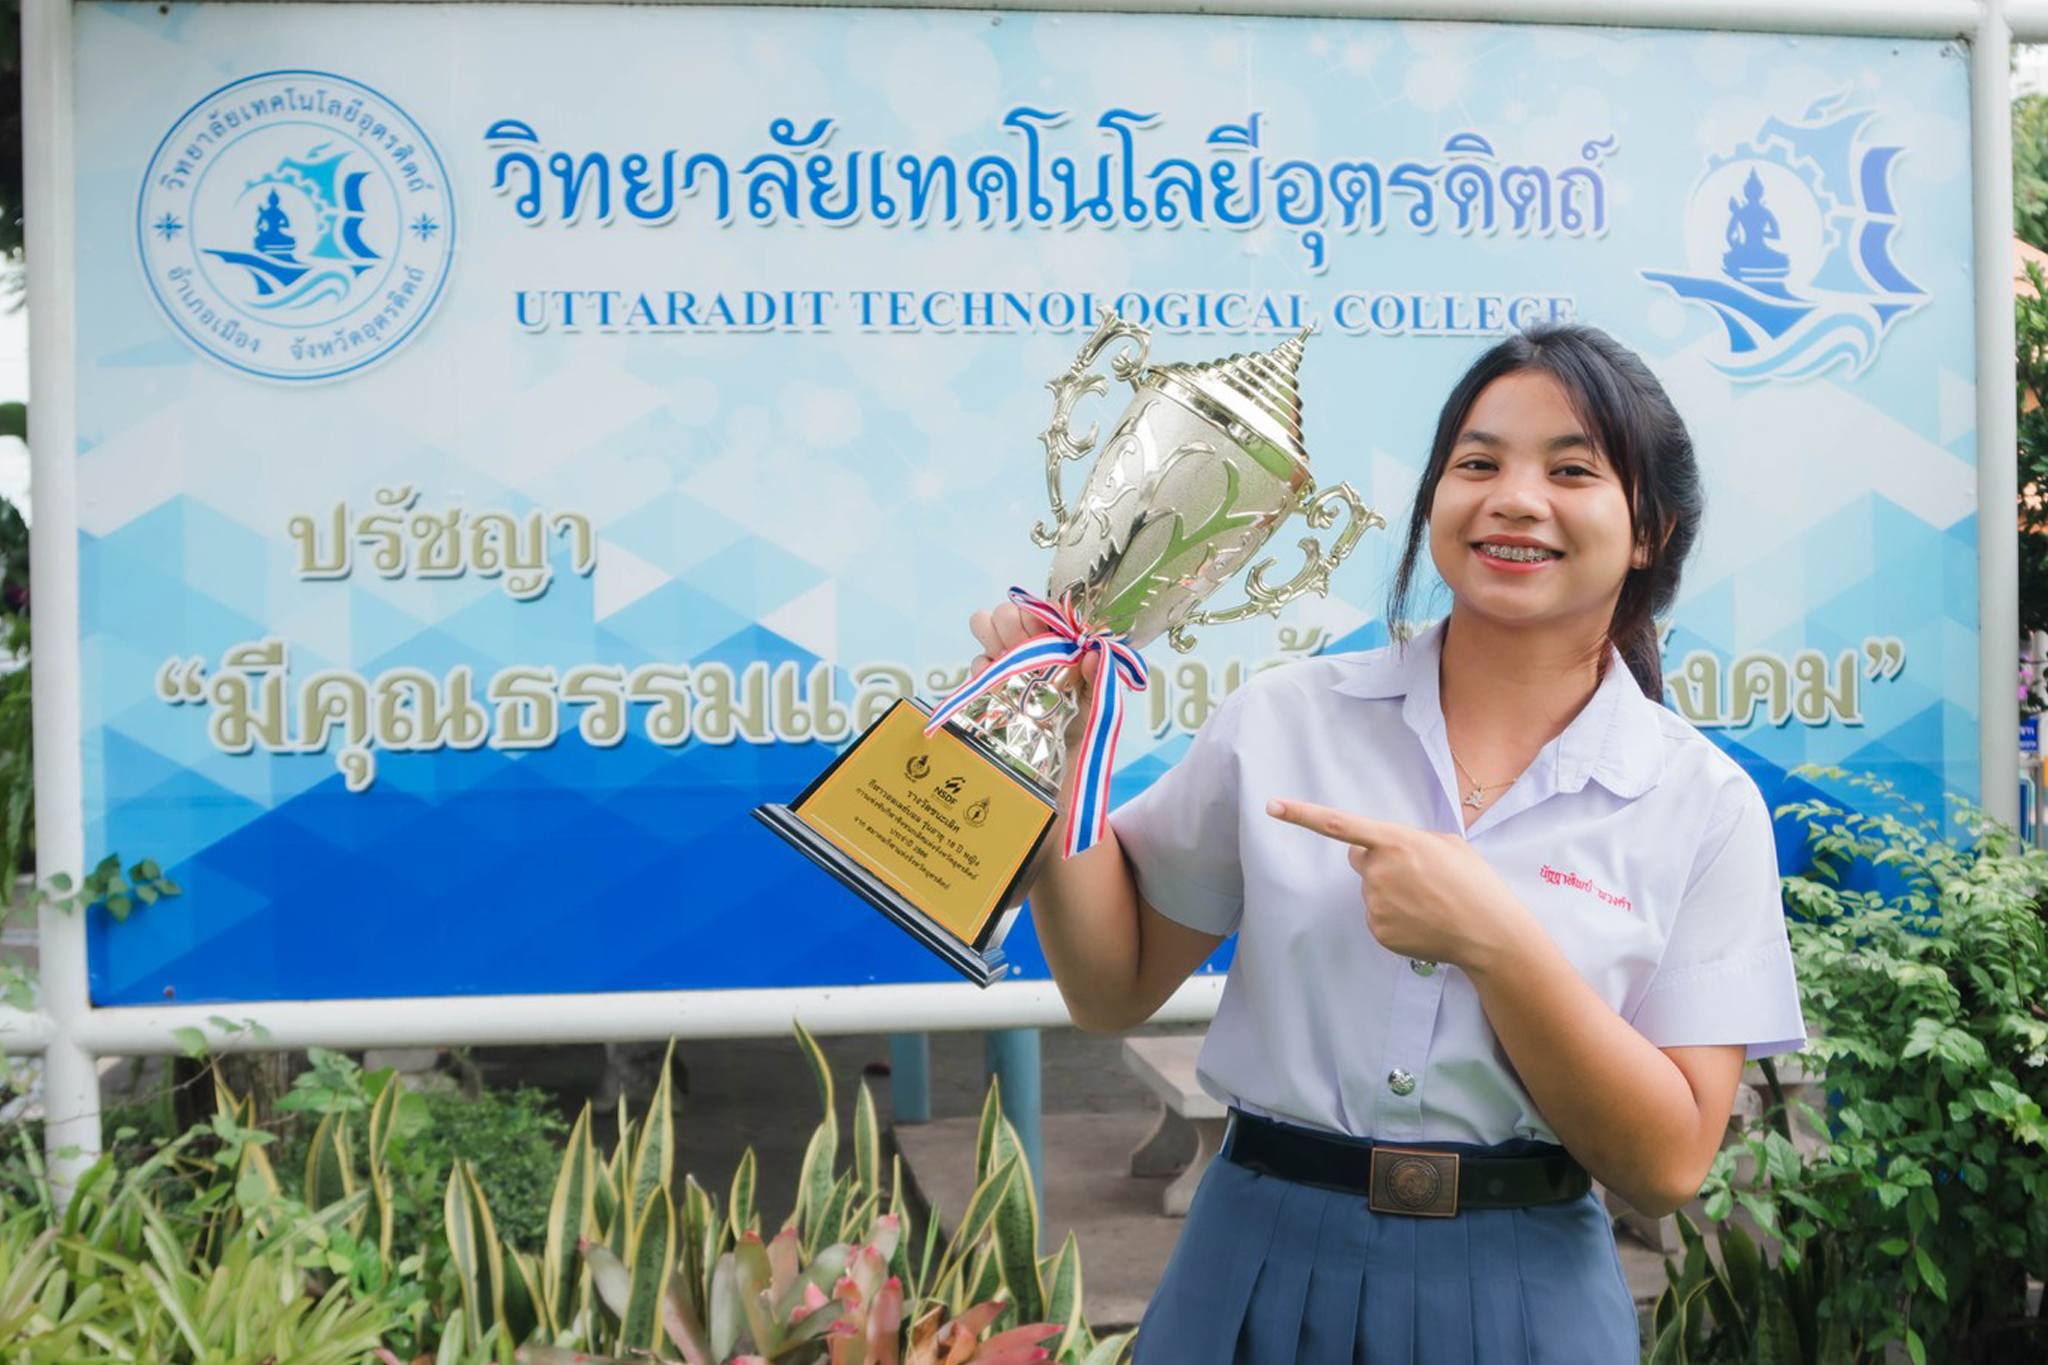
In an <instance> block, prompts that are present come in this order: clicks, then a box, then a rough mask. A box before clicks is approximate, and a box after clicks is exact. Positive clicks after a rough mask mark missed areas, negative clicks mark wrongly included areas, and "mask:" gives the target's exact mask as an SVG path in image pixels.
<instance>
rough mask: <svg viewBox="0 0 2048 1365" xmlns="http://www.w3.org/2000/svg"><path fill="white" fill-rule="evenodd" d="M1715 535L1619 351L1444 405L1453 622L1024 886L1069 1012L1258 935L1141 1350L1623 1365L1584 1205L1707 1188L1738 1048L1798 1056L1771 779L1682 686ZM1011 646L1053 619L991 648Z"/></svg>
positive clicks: (1353, 665) (1198, 747) (1206, 1080)
mask: <svg viewBox="0 0 2048 1365" xmlns="http://www.w3.org/2000/svg"><path fill="white" fill-rule="evenodd" d="M1700 509H1701V499H1700V492H1699V477H1698V471H1697V468H1696V466H1695V464H1694V461H1693V454H1692V446H1691V441H1690V439H1689V438H1688V436H1687V434H1686V430H1685V426H1684V423H1683V422H1682V421H1681V420H1680V419H1679V417H1678V414H1677V413H1676V412H1675V411H1674V410H1673V408H1672V406H1671V403H1670V400H1669V399H1668V398H1667V397H1666V396H1665V394H1664V391H1663V389H1662V387H1661V386H1660V385H1659V384H1658V383H1657V381H1656V379H1655V378H1654V377H1653V376H1652V375H1651V374H1650V372H1649V371H1648V369H1647V368H1645V367H1644V365H1643V364H1642V362H1641V361H1640V360H1639V359H1637V357H1636V356H1635V355H1633V354H1632V353H1631V352H1629V351H1627V350H1625V349H1624V348H1622V347H1621V346H1619V345H1617V344H1616V343H1615V342H1613V341H1612V340H1611V339H1610V338H1608V337H1607V336H1606V335H1605V334H1603V333H1601V332H1598V331H1595V330H1592V329H1590V328H1584V327H1549V328H1541V329H1537V330H1533V331H1530V332H1528V333H1525V334H1522V335H1518V336H1513V337H1510V338H1509V339H1507V340H1506V341H1503V342H1502V343H1500V344H1499V345H1497V346H1495V347H1494V348H1493V349H1491V350H1490V351H1488V352H1487V353H1486V354H1485V355H1484V356H1482V357H1481V358H1480V359H1479V361H1478V362H1477V363H1476V364H1475V365H1474V366H1473V367H1472V369H1471V370H1470V371H1469V372H1468V373H1467V374H1466V375H1465V377H1464V378H1463V379H1462V380H1461V381H1460V382H1459V384H1458V385H1457V387H1456V388H1455V389H1454V390H1453V391H1452V393H1451V395H1450V398H1449V400H1448V401H1447V402H1446V404H1445V405H1444V409H1443V414H1442V416H1441V418H1440V420H1439V422H1438V426H1437V432H1436V438H1435V441H1434V443H1433V445H1432V447H1431V450H1430V458H1429V463H1428V466H1427V468H1426V469H1425V470H1424V472H1423V476H1422V482H1421V485H1420V487H1419V488H1418V490H1417V492H1416V497H1415V504H1414V513H1413V515H1412V517H1411V518H1410V521H1409V526H1408V540H1407V546H1406V550H1405V553H1404V555H1403V557H1402V560H1401V566H1400V570H1399V573H1398V575H1397V577H1396V580H1395V584H1394V590H1393V594H1392V602H1391V604H1390V609H1389V613H1388V619H1389V620H1390V621H1396V620H1401V619H1404V613H1405V609H1406V607H1407V605H1408V599H1409V594H1410V589H1411V587H1412V585H1413V583H1414V579H1415V574H1416V570H1417V567H1418V565H1419V562H1420V557H1421V555H1422V553H1423V551H1424V549H1425V548H1426V549H1427V551H1428V553H1429V556H1430V559H1431V562H1432V563H1433V564H1434V565H1435V567H1436V571H1437V573H1438V574H1439V575H1440V576H1441V577H1442V579H1443V582H1444V583H1445V585H1447V587H1448V588H1449V590H1450V612H1449V616H1448V618H1447V619H1446V620H1445V621H1444V622H1443V623H1442V624H1441V625H1439V626H1438V627H1436V628H1435V629H1434V630H1432V631H1430V632H1428V633H1427V634H1424V635H1421V636H1419V637H1417V638H1416V639H1414V640H1413V641H1411V642H1410V643H1408V644H1407V645H1406V646H1397V647H1393V648H1389V649H1384V650H1378V651H1374V652H1371V653H1365V654H1353V655H1342V656H1332V657H1324V658H1318V659H1312V660H1308V661H1305V662H1303V663H1300V664H1296V665H1293V666H1290V667H1287V668H1283V669H1277V670H1272V671H1269V672H1265V673H1261V674H1259V675H1257V676H1256V677H1255V678H1254V679H1253V680H1252V681H1251V682H1249V683H1248V684H1247V685H1246V686H1245V687H1244V688H1243V689H1242V690H1240V691H1239V692H1238V693H1236V694H1235V695H1233V696H1232V697H1231V699H1230V700H1229V701H1228V702H1226V703H1225V704H1224V705H1223V706H1222V707H1220V708H1219V709H1218V710H1217V711H1216V713H1215V714H1214V716H1213V717H1212V718H1211V719H1210V720H1209V722H1208V724H1207V725H1205V726H1204V727H1203V729H1202V731H1201V733H1200V734H1199V735H1197V736H1196V738H1195V741H1194V743H1193V745H1192V746H1191V747H1190V749H1189V751H1188V754H1187V756H1186V757H1185V758H1184V759H1183V760H1182V761H1181V762H1180V763H1179V764H1178V765H1177V766H1176V767H1175V768H1174V769H1173V770H1172V771H1171V772H1169V773H1168V774H1167V775H1166V776H1165V777H1163V778H1161V779H1160V780H1159V781H1158V782H1157V783H1155V784H1154V785H1153V786H1152V787H1151V788H1150V789H1149V790H1147V791H1146V792H1145V793H1144V794H1143V795H1141V796H1140V797H1138V798H1137V799H1136V800H1134V801H1132V802H1130V803H1129V804H1127V805H1126V806H1124V807H1123V808H1121V809H1120V810H1119V811H1117V812H1116V813H1115V815H1114V816H1113V817H1112V821H1111V823H1112V828H1113V831H1114V837H1111V838H1108V839H1106V840H1105V841H1104V842H1103V843H1102V844H1100V845H1098V846H1097V847H1095V848H1093V849H1091V850H1089V851H1088V852H1087V853H1085V854H1082V855H1080V856H1078V857H1076V858H1073V859H1070V860H1067V861H1064V862H1061V861H1059V860H1057V859H1052V860H1049V861H1048V863H1047V864H1046V866H1045V867H1044V869H1043V871H1042V872H1041V874H1040V875H1039V878H1038V880H1037V881H1036V883H1035V885H1034V888H1033V892H1032V904H1033V907H1034V916H1035V922H1036V924H1037V929H1038V934H1039V937H1040V940H1041V942H1042V943H1043V945H1044V948H1045V955H1046V959H1047V961H1048V962H1049V963H1050V964H1051V966H1052V969H1053V975H1054V977H1055V979H1056V980H1057V982H1058V984H1059V987H1060V990H1061V992H1062V994H1063V996H1064V997H1065V999H1066V1001H1067V1004H1068V1006H1069V1007H1070V1009H1071V1010H1072V1012H1073V1016H1074V1019H1075V1022H1077V1023H1078V1024H1080V1025H1081V1026H1082V1027H1084V1028H1093V1029H1122V1028H1128V1027H1131V1026H1132V1025H1135V1024H1137V1023H1139V1022H1141V1021H1143V1020H1144V1019H1146V1018H1147V1017H1149V1016H1150V1015H1151V1014H1152V1013H1153V1011H1154V1010H1156V1009H1157V1008H1158V1007H1159V1005H1160V1004H1161V1003H1162V1002H1163V1001H1164V1000H1165V999H1166V997H1167V996H1168V995H1169V994H1171V993H1172V991H1173V990H1174V989H1175V988H1176V987H1177V986H1179V985H1180V984H1181V982H1182V981H1184V980H1185V979H1186V978H1187V976H1188V974H1189V973H1190V972H1192V971H1193V970H1194V969H1195V967H1196V966H1198V965H1199V964H1200V963H1201V962H1202V961H1203V960H1204V959H1206V958H1207V957H1208V956H1209V955H1210V953H1212V952H1213V951H1214V950H1215V949H1216V947H1217V945H1218V944H1220V943H1221V942H1222V941H1223V939H1224V938H1225V937H1227V936H1228V935H1230V934H1232V933H1235V934H1237V936H1238V943H1237V949H1236V954H1235V958H1234V961H1233V963H1232V966H1231V969H1230V976H1229V979H1228V981H1227V983H1226V985H1225V988H1224V993H1223V999H1222V1003H1221V1005H1220V1006H1219V1008H1218V1010H1217V1014H1216V1019H1215V1022H1214V1024H1213V1025H1212V1026H1211V1027H1210V1030H1209V1035H1208V1040H1207V1042H1206V1044H1205V1045H1204V1048H1203V1051H1202V1060H1201V1077H1202V1081H1203V1084H1204V1086H1205V1087H1206V1088H1208V1089H1209V1090H1210V1091H1212V1092H1213V1093H1215V1094H1216V1095H1218V1096H1219V1097H1220V1098H1222V1099H1224V1100H1225V1101H1226V1102H1228V1103H1229V1104H1230V1105H1231V1107H1232V1109H1233V1111H1234V1114H1233V1118H1232V1123H1231V1130H1230V1135H1229V1138H1228V1140H1227V1142H1226V1145H1225V1149H1224V1152H1223V1155H1222V1157H1221V1159H1219V1160H1217V1161H1216V1162H1214V1163H1213V1164H1212V1165H1211V1167H1210V1169H1209V1171H1208V1173H1207V1175H1206V1176H1205V1177H1204V1179H1203V1181H1202V1185H1201V1188H1200V1191H1199V1193H1198V1194H1197V1196H1196V1198H1195V1203H1194V1207H1193V1209H1192V1210H1191V1211H1190V1213H1189V1216H1188V1221H1187V1226H1186V1229H1185V1230H1184V1232H1183V1233H1182V1236H1181V1241H1180V1245H1179V1247H1178V1249H1177V1250H1176V1251H1175V1253H1174V1257H1173V1260H1172V1263H1171V1264H1170V1265H1169V1267H1168V1269H1167V1271H1166V1275H1165V1277H1164V1279H1163V1281H1162V1282H1161V1284H1160V1286H1159V1289H1158V1292H1157V1293H1156V1294H1155V1296H1154V1298H1153V1300H1152V1305H1151V1308H1150V1310H1149V1311H1148V1312H1147V1314H1146V1317H1145V1323H1144V1326H1143V1329H1142V1330H1141V1331H1140V1333H1139V1337H1138V1345H1137V1352H1138V1360H1139V1361H1140V1362H1141V1365H1203V1362H1217V1363H1218V1365H1221V1363H1222V1362H1254V1363H1255V1365H1272V1363H1274V1362H1292V1361H1300V1362H1303V1365H1322V1362H1340V1363H1341V1362H1362V1363H1363V1365H1406V1363H1407V1362H1428V1363H1429V1365H1436V1363H1438V1362H1442V1363H1443V1365H1452V1363H1453V1362H1455V1363H1456V1365H1467V1362H1470V1363H1471V1365H1520V1363H1522V1362H1557V1365H1635V1362H1636V1361H1637V1359H1638V1334H1637V1324H1636V1316H1635V1312H1634V1308H1633V1305H1632V1303H1631V1300H1630V1295H1629V1291H1628V1287H1627V1284H1626V1283H1625V1281H1624V1280H1623V1277H1622V1273H1621V1266H1620V1261H1619V1259H1618V1257H1617V1256H1616V1254H1615V1249H1614V1241H1613V1234H1612V1231H1611V1228H1610V1225H1609V1221H1608V1219H1607V1216H1606V1214H1605V1212H1604V1210H1603V1209H1602V1207H1601V1205H1600V1203H1599V1201H1598V1196H1597V1195H1596V1194H1594V1193H1592V1192H1591V1190H1590V1187H1589V1186H1590V1182H1589V1174H1590V1179H1592V1180H1598V1181H1599V1182H1600V1183H1601V1184H1603V1185H1605V1186H1607V1187H1608V1188H1609V1189H1611V1190H1613V1191H1615V1192H1616V1193H1617V1194H1619V1195H1621V1196H1622V1197H1623V1198H1625V1199H1627V1200H1628V1202H1629V1203H1631V1204H1633V1205H1634V1206H1635V1207H1637V1208H1638V1209H1641V1210H1643V1211H1644V1212H1647V1213H1653V1214H1663V1213H1667V1212H1669V1211H1670V1210H1672V1209H1675V1208H1677V1207H1678V1206H1679V1205H1681V1204H1683V1203H1684V1202H1686V1200H1688V1199H1689V1198H1690V1197H1691V1196H1692V1195H1693V1194H1694V1193H1696V1192H1697V1190H1698V1189H1699V1186H1700V1183H1701V1180H1702V1179H1703V1178H1704V1176H1705V1174H1706V1170H1707V1167H1708V1166H1709V1164H1710V1163H1711V1162H1712V1159H1713V1156H1714V1152H1715V1150H1716V1149H1717V1148H1718V1146H1719V1144H1720V1139H1721V1135H1722V1132H1723V1130H1724V1128H1725V1126H1726V1123H1727V1117H1728V1112H1729V1108H1730V1104H1731V1101H1732V1099H1733V1096H1734V1091H1735V1087H1736V1084H1737V1081H1738V1079H1739V1075H1740V1072H1741V1068H1742V1063H1743V1061H1744V1058H1745V1056H1747V1057H1751V1058H1754V1057H1760V1056H1767V1055H1770V1054H1773V1053H1777V1052H1783V1051H1787V1050H1791V1049H1794V1048H1797V1047H1799V1046H1800V1045H1801V1044H1802V1043H1803V1041H1804V1038H1805V1028H1804V1024H1803V1021H1802V1019H1801V1017H1800V1012H1799V1004H1798V997H1797V993H1796V990H1795V986H1794V982H1793V977H1792V967H1791V956H1790V951H1789V947H1788V944H1787V941H1786V934H1785V928H1784V922H1783V916H1782V910H1781V908H1780V902H1779V897H1778V888H1777V865H1776V858H1775V854H1774V849H1773V842H1772V836H1771V824H1770V819H1769V815H1768V813H1767V812H1766V811H1765V809H1764V805H1763V802H1762V799H1761V798H1760V796H1759V795H1758V792H1757V789H1756V787H1755V785H1754V784H1753V783H1752V782H1751V781H1750V780H1749V779H1748V777H1747V776H1746V775H1744V773H1743V772H1742V770H1741V769H1740V768H1738V767H1737V766H1736V765H1735V764H1734V763H1733V762H1732V761H1731V760H1729V759H1728V758H1727V757H1726V756H1725V755H1723V754H1722V753H1721V752H1720V751H1719V750H1718V749H1716V748H1715V747H1714V746H1713V745H1712V744H1710V743H1709V742H1708V741H1707V740H1705V739H1704V738H1702V737H1701V736H1700V735H1699V734H1698V732H1696V731H1695V730H1693V729H1692V728H1691V727H1690V726H1688V725H1687V724H1685V723H1684V722H1683V721H1681V720H1680V719H1679V718H1678V717H1677V716H1675V715H1673V714H1672V713H1671V712H1670V711H1668V710H1666V709H1665V708H1664V707H1663V706H1662V705H1661V704H1660V701H1659V698H1660V697H1661V695H1662V690H1663V684H1662V678H1661V670H1660V668H1659V660H1658V641H1657V637H1656V628H1655V625H1654V623H1653V618H1654V617H1655V615H1656V614H1657V613H1658V612H1660V611H1662V610H1664V609H1666V608H1668V607H1669V605H1670V603H1671V601H1672V599H1673V596H1674V594H1675V593H1676V590H1677V586H1678V576H1679V569H1680V567H1681V565H1682V564H1683V562H1684V560H1685V556H1686V554H1687V552H1688V551H1689V550H1690V549H1691V547H1692V544H1693V540H1694V537H1695V533H1696V531H1697V528H1698V523H1699V517H1700ZM972 625H973V629H974V633H975V635H976V637H977V639H978V640H979V641H980V643H981V645H982V647H983V648H984V649H985V650H986V651H988V652H989V653H991V654H994V653H997V652H999V651H1001V650H1002V649H1005V648H1008V647H1009V646H1011V645H1014V644H1016V643H1018V642H1019V641H1020V640H1021V639H1023V638H1025V637H1026V636H1028V635H1030V634H1033V633H1035V632H1034V631H1033V630H1032V629H1031V628H1030V627H1028V626H1027V625H1026V624H1025V621H1024V619H1023V618H1022V617H1021V616H1019V615H1018V614H1017V612H1016V609H1015V608H1014V607H1006V608H1000V609H998V610H997V611H996V612H994V613H992V614H990V613H980V614H977V615H976V617H975V618H974V621H973V623H972Z"/></svg>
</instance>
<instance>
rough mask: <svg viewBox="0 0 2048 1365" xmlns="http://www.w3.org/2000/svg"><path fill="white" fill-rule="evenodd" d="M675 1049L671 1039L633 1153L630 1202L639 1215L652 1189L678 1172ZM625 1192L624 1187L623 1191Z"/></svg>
mask: <svg viewBox="0 0 2048 1365" xmlns="http://www.w3.org/2000/svg"><path fill="white" fill-rule="evenodd" d="M675 1051H676V1045H675V1044H674V1043H673V1042H671V1043H670V1044H669V1045H668V1051H667V1052H666V1053H664V1054H663V1056H662V1059H661V1079H660V1080H658V1081H656V1082H655V1085H654V1095H653V1097H652V1098H651V1099H649V1100H648V1102H647V1117H646V1119H645V1120H643V1121H642V1123H641V1127H640V1140H639V1143H638V1144H637V1146H636V1148H635V1150H634V1153H633V1171H632V1183H631V1194H632V1198H631V1205H632V1207H633V1208H634V1210H636V1216H637V1210H639V1209H642V1208H645V1207H646V1206H647V1198H648V1196H649V1195H650V1194H651V1193H653V1191H655V1190H657V1189H661V1190H666V1189H668V1188H669V1181H670V1179H671V1178H672V1176H673V1175H674V1172H675V1165H676V1120H675V1111H674V1110H673V1108H672V1107H671V1105H672V1104H673V1102H674V1095H673V1093H672V1087H671V1085H670V1081H669V1063H670V1062H671V1061H673V1060H674V1058H675ZM624 1192H625V1190H624V1188H623V1187H622V1189H621V1193H624ZM671 1207H673V1206H671Z"/></svg>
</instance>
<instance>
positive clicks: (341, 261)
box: [135, 71, 455, 379]
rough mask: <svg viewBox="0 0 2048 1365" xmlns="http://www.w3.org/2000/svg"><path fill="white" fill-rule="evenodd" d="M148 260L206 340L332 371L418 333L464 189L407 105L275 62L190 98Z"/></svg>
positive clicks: (295, 370)
mask: <svg viewBox="0 0 2048 1365" xmlns="http://www.w3.org/2000/svg"><path fill="white" fill-rule="evenodd" d="M135 226H136V240H137V242H138V243H139V245H140V247H141V253H142V271H143V275H144V277H145V278H147V279H148V281H149V287H150V289H151V291H152V292H153V293H154V294H155V295H156V300H157V302H158V303H159V304H161V305H162V306H163V310H164V312H165V314H166V315H167V316H168V317H169V318H170V320H171V322H172V324H173V325H175V326H176V327H177V328H178V330H179V331H181V332H183V333H184V334H185V335H186V337H188V338H189V339H190V340H191V341H192V343H193V344H194V345H196V346H198V347H199V349H200V350H202V351H204V352H206V353H207V354H208V355H210V356H213V357H214V358H215V359H217V360H220V361H223V362H225V363H226V364H229V365H232V366H234V367H235V368H236V369H238V370H242V371H245V372H247V373H249V374H256V375H262V376H264V377H266V378H269V379H332V378H334V377H335V376H337V375H343V374H348V373H350V372H352V371H355V370H360V369H362V368H363V367H365V366H367V365H371V364H374V363H375V362H377V361H378V360H381V359H382V358H383V357H385V356H386V355H389V354H390V353H391V352H392V351H393V350H394V349H395V348H396V347H397V346H398V345H399V344H400V343H401V342H403V341H404V340H405V339H406V338H407V337H409V336H411V335H412V334H413V333H414V332H415V331H417V330H419V325H420V324H421V323H422V322H424V321H426V318H427V315H428V314H429V313H431V312H432V311H433V308H434V303H435V301H436V300H438V299H439V298H440V296H441V286H442V285H443V284H445V283H446V282H447V279H448V266H449V263H450V262H451V260H452V259H453V257H454V240H455V200H454V196H453V195H452V194H451V193H450V190H449V185H448V172H447V168H446V167H444V166H443V165H442V164H441V157H440V154H439V153H437V152H436V151H435V150H434V148H433V144H432V143H430V142H429V141H428V140H427V136H426V134H425V133H424V132H423V131H421V129H420V127H419V125H418V124H416V123H414V122H413V121H412V119H411V117H410V116H409V115H407V114H406V112H405V111H404V110H402V109H400V108H399V107H398V106H397V105H395V104H393V103H392V102H391V101H390V100H388V99H386V98H385V97H384V96H383V95H380V94H378V93H377V92H376V91H374V90H372V89H370V88H369V87H368V86H366V85H363V84H361V83H360V82H358V81H352V80H349V79H348V78H347V77H344V76H336V75H333V74H331V73H328V72H325V71H269V72H265V73H264V74H262V75H260V76H250V77H247V78H246V79H243V80H239V81H236V82H235V83H234V84H232V85H225V86H222V87H221V88H220V89H218V90H216V91H214V92H213V93H212V94H211V95H208V96H207V97H206V98H205V99H203V100H201V101H199V103H197V104H195V105H193V106H192V107H191V108H190V109H188V110H186V111H185V113H184V116H183V117H181V118H180V119H179V120H178V122H177V123H176V124H175V125H173V126H172V128H171V130H170V132H169V133H167V134H166V135H165V136H164V140H163V141H162V143H160V144H159V145H158V146H157V149H156V154H155V155H154V156H152V157H151V158H150V161H149V169H148V170H147V171H146V172H145V173H144V174H143V178H142V193H141V195H140V196H139V199H138V202H137V211H136V225H135Z"/></svg>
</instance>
